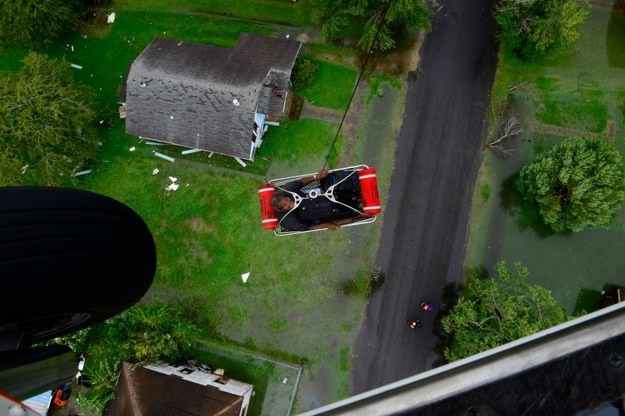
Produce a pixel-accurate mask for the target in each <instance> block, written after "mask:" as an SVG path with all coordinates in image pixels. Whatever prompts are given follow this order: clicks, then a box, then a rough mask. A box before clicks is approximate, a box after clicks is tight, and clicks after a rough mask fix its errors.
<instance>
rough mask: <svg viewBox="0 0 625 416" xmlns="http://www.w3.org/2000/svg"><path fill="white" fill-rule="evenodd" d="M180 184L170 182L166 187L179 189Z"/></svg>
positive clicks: (169, 189) (172, 189) (171, 189)
mask: <svg viewBox="0 0 625 416" xmlns="http://www.w3.org/2000/svg"><path fill="white" fill-rule="evenodd" d="M179 186H180V185H178V184H177V183H170V184H169V186H168V187H167V188H165V190H166V191H175V190H177V189H178V187H179Z"/></svg>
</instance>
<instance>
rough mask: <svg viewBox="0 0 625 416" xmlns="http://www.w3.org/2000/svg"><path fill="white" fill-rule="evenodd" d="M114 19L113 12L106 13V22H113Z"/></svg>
mask: <svg viewBox="0 0 625 416" xmlns="http://www.w3.org/2000/svg"><path fill="white" fill-rule="evenodd" d="M114 21H115V12H113V13H111V14H109V15H108V17H107V18H106V23H113V22H114Z"/></svg>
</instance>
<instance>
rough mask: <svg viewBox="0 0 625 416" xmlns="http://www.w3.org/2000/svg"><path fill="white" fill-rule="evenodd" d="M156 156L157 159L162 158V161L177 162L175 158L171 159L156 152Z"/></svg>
mask: <svg viewBox="0 0 625 416" xmlns="http://www.w3.org/2000/svg"><path fill="white" fill-rule="evenodd" d="M154 156H156V157H160V158H161V159H165V160H169V161H170V162H173V161H175V160H176V159H174V158H173V157H169V156H167V155H164V154H162V153H159V152H154Z"/></svg>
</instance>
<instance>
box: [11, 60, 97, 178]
mask: <svg viewBox="0 0 625 416" xmlns="http://www.w3.org/2000/svg"><path fill="white" fill-rule="evenodd" d="M23 62H24V67H23V68H22V69H21V70H20V71H18V72H17V73H16V74H15V75H13V76H10V77H8V78H7V79H5V80H4V82H1V83H0V185H5V186H6V185H48V186H58V185H61V184H63V183H66V182H68V181H70V182H71V181H73V180H74V173H75V172H76V171H79V170H82V169H84V168H85V166H86V163H87V162H88V161H89V160H91V159H92V158H93V157H94V156H95V154H96V151H97V148H98V141H97V134H96V130H95V128H94V124H95V123H94V121H95V113H94V111H93V107H94V105H95V104H94V100H95V95H94V93H93V91H92V90H91V89H90V88H88V87H87V86H84V85H81V84H76V83H75V82H74V81H73V78H72V74H71V68H70V66H69V64H68V63H67V62H66V61H63V60H62V61H56V60H49V59H48V58H47V57H46V56H45V55H42V54H38V53H34V52H31V53H29V54H28V55H27V56H26V57H25V58H24V60H23Z"/></svg>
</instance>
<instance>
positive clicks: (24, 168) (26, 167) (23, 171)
mask: <svg viewBox="0 0 625 416" xmlns="http://www.w3.org/2000/svg"><path fill="white" fill-rule="evenodd" d="M26 169H28V165H24V166H22V169H20V172H22V175H23V174H25V173H26Z"/></svg>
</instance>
